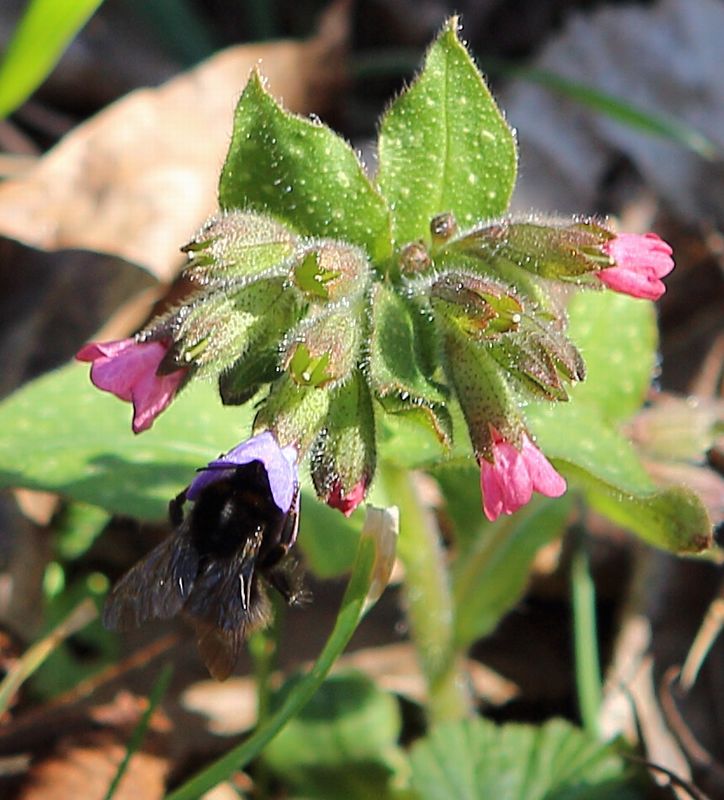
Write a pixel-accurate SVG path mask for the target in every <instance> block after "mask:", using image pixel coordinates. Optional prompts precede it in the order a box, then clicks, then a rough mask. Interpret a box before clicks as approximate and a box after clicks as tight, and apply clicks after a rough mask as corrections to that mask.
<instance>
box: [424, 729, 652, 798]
mask: <svg viewBox="0 0 724 800" xmlns="http://www.w3.org/2000/svg"><path fill="white" fill-rule="evenodd" d="M411 762H412V783H413V787H414V788H415V789H416V790H417V792H418V795H419V797H420V800H449V799H450V798H453V797H454V798H455V800H480V798H501V800H502V798H505V800H564V798H565V800H635V798H643V796H644V794H643V792H639V790H638V789H637V784H638V783H639V781H638V780H637V779H636V778H635V777H634V776H632V775H630V770H629V769H627V768H626V766H625V764H624V762H623V760H622V759H621V757H620V756H618V755H617V754H616V751H615V749H614V747H613V746H611V745H607V744H601V742H599V741H597V740H595V739H593V738H592V737H589V736H588V735H587V734H585V733H584V732H583V731H581V730H579V729H578V728H575V727H574V726H573V725H571V724H570V723H568V722H564V721H563V720H551V721H550V722H547V723H546V724H545V725H542V726H540V727H535V726H533V725H519V724H508V725H502V726H497V725H495V724H494V723H492V722H489V721H488V720H485V719H481V718H475V719H470V720H464V721H462V722H456V723H448V724H442V725H439V726H437V727H436V728H435V729H433V731H432V733H431V734H430V735H429V736H427V737H426V738H425V739H423V740H421V741H419V742H417V743H416V744H415V745H414V746H413V748H412V754H411Z"/></svg>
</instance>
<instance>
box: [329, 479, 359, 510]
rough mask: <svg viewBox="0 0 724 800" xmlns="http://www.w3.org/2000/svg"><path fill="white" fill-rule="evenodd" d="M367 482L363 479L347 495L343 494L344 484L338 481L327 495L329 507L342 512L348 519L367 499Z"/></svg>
mask: <svg viewBox="0 0 724 800" xmlns="http://www.w3.org/2000/svg"><path fill="white" fill-rule="evenodd" d="M366 492H367V482H366V481H365V480H364V479H363V480H361V481H359V482H358V483H356V484H355V485H354V486H353V487H352V488H351V489H350V490H349V491H348V492H347V494H345V495H343V494H342V484H341V483H340V482H339V481H337V482H336V483H335V484H334V486H333V487H332V490H331V491H330V493H329V494H328V495H327V505H328V506H332V508H336V509H338V510H339V511H341V512H342V513H343V514H344V515H345V517H348V516H349V515H350V514H351V513H352V512H353V511H354V510H355V508H357V506H358V505H359V504H360V503H361V502H362V501H363V500H364V499H365V494H366Z"/></svg>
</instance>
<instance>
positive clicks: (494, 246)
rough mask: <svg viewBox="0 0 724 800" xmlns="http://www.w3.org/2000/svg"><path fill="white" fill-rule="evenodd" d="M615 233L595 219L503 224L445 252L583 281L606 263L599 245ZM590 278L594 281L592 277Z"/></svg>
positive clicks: (460, 239) (453, 242)
mask: <svg viewBox="0 0 724 800" xmlns="http://www.w3.org/2000/svg"><path fill="white" fill-rule="evenodd" d="M613 237H614V234H613V233H612V232H611V231H609V230H608V229H607V228H606V227H604V226H603V225H602V224H600V223H598V222H596V221H595V220H590V219H584V220H577V219H576V220H565V221H559V220H552V221H545V220H541V221H539V220H526V221H519V222H517V221H514V220H502V221H500V222H496V223H495V224H492V225H485V226H482V227H479V228H474V229H473V230H471V231H467V232H466V233H463V234H461V235H460V236H457V237H455V238H454V239H453V240H451V241H450V242H449V243H448V244H447V246H446V251H449V252H456V253H464V254H466V255H470V256H473V257H475V258H479V259H482V260H483V261H484V262H485V263H486V264H488V265H490V266H491V267H493V268H495V265H496V263H512V264H515V265H516V266H518V267H520V268H522V269H524V270H526V271H528V272H532V273H534V274H536V275H540V276H541V277H543V278H555V279H558V280H575V281H577V282H581V281H582V280H584V278H586V276H592V275H594V274H595V273H596V272H597V271H598V270H600V269H601V268H602V267H605V266H608V265H609V264H610V259H609V258H608V257H607V256H606V255H605V254H604V252H603V245H605V243H606V242H607V241H609V240H610V239H612V238H613ZM591 280H592V278H591Z"/></svg>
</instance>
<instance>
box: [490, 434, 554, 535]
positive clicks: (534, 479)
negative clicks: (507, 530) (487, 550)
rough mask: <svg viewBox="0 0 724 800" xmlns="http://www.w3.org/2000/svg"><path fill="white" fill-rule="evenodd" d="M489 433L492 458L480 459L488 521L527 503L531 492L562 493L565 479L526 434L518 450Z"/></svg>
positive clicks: (552, 495)
mask: <svg viewBox="0 0 724 800" xmlns="http://www.w3.org/2000/svg"><path fill="white" fill-rule="evenodd" d="M492 433H493V459H492V461H488V460H487V459H486V458H481V459H480V488H481V492H482V495H483V511H484V513H485V516H486V517H487V518H488V519H489V520H490V521H491V522H494V521H495V520H496V519H497V518H498V517H499V516H500V515H501V514H513V513H514V512H515V511H517V510H518V509H519V508H521V507H522V506H524V505H526V504H527V503H529V502H530V499H531V497H532V496H533V492H534V491H536V492H540V494H544V495H546V496H547V497H560V495H562V494H563V493H564V492H565V491H566V482H565V480H564V479H563V478H562V477H561V476H560V475H559V474H558V473H557V472H556V470H555V469H554V468H553V466H552V465H551V463H550V462H549V461H548V459H547V458H546V457H545V456H544V455H543V453H542V452H541V451H540V450H539V449H538V448H537V447H536V446H535V445H534V444H533V442H532V441H531V440H530V437H529V436H528V435H527V434H523V439H522V445H521V449H520V450H518V449H517V448H516V447H515V446H514V445H512V444H511V443H510V442H508V441H506V440H505V439H503V438H502V437H501V435H500V433H499V432H498V431H496V430H492Z"/></svg>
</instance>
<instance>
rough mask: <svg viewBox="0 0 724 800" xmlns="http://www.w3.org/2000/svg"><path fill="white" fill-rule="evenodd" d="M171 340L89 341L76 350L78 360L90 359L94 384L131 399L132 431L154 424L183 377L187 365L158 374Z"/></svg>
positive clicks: (145, 428)
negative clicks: (164, 373) (184, 367)
mask: <svg viewBox="0 0 724 800" xmlns="http://www.w3.org/2000/svg"><path fill="white" fill-rule="evenodd" d="M169 347H170V342H161V341H153V342H137V341H136V340H135V339H121V340H120V341H114V342H91V343H90V344H87V345H86V346H85V347H82V348H81V349H80V350H79V351H78V352H77V353H76V356H75V357H76V358H77V359H78V361H89V362H91V364H92V365H93V366H92V367H91V381H92V382H93V385H94V386H96V387H98V388H99V389H102V390H103V391H105V392H110V393H111V394H114V395H115V396H116V397H118V398H119V399H121V400H125V401H126V402H129V403H133V425H132V427H133V432H134V433H140V432H141V431H145V430H147V429H148V428H150V427H151V425H153V422H154V420H155V419H156V417H157V416H158V415H159V414H160V413H161V412H162V411H163V410H164V409H165V408H166V407H167V406H168V405H169V403H170V402H171V401H172V400H173V398H174V396H175V394H176V392H177V391H178V390H179V387H180V386H181V384H182V383H183V381H184V379H185V377H186V372H187V370H186V369H177V370H176V371H175V372H171V373H169V374H168V375H158V374H157V372H158V368H159V366H160V364H161V362H162V361H163V359H164V358H165V356H166V353H167V352H168V349H169Z"/></svg>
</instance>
